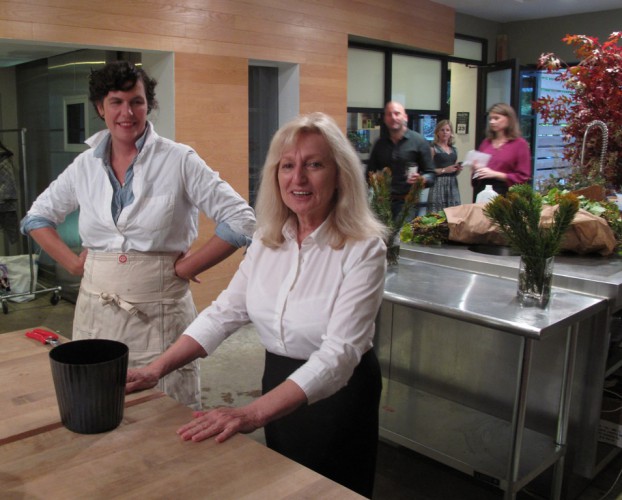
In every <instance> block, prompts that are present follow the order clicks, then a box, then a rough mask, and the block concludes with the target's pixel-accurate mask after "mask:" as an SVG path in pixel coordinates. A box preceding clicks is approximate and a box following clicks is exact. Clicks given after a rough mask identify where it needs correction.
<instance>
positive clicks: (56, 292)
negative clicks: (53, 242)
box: [0, 128, 62, 314]
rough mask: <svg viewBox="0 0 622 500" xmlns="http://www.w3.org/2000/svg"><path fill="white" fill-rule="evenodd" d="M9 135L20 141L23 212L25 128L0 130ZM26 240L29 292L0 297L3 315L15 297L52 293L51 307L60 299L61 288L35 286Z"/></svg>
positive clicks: (25, 193) (26, 204)
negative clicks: (11, 133) (13, 134)
mask: <svg viewBox="0 0 622 500" xmlns="http://www.w3.org/2000/svg"><path fill="white" fill-rule="evenodd" d="M5 132H6V133H9V132H14V133H18V134H19V139H20V141H19V142H20V147H21V157H20V163H21V168H20V170H21V174H22V179H21V181H22V184H23V189H22V199H23V206H24V212H25V210H26V209H27V207H29V206H30V201H29V199H28V172H27V169H26V129H25V128H18V129H3V130H0V133H5ZM26 240H27V244H28V259H29V263H30V290H29V291H27V292H20V293H10V292H9V293H6V294H3V295H0V301H1V302H2V312H3V313H4V314H8V313H9V302H8V301H9V300H10V299H13V298H16V297H24V296H27V295H39V294H42V293H52V296H51V297H50V302H51V304H52V305H56V304H58V302H59V300H60V299H61V291H62V287H61V286H53V287H50V288H43V287H38V285H37V280H36V279H35V268H34V266H35V263H34V256H33V250H32V239H31V238H30V236H28V237H27V238H26Z"/></svg>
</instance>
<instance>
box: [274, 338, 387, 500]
mask: <svg viewBox="0 0 622 500" xmlns="http://www.w3.org/2000/svg"><path fill="white" fill-rule="evenodd" d="M305 362H306V361H304V360H297V359H291V358H286V357H283V356H278V355H276V354H272V353H269V352H267V351H266V361H265V368H264V375H263V380H262V391H263V393H264V394H265V393H266V392H268V391H270V390H272V389H273V388H275V387H276V386H278V385H279V384H281V383H282V382H283V381H285V380H286V379H287V377H288V376H289V375H291V374H292V373H293V372H294V371H295V370H296V369H297V368H299V367H300V366H302V365H303V364H304V363H305ZM381 391H382V379H381V375H380V365H379V364H378V359H377V357H376V354H375V353H374V351H373V349H370V350H369V351H367V353H365V354H364V355H363V357H362V358H361V362H360V363H359V365H358V366H357V367H356V369H355V370H354V373H353V374H352V377H351V378H350V380H349V381H348V384H347V385H346V386H345V387H343V388H341V389H340V390H339V391H337V392H336V393H335V394H333V395H332V396H330V397H328V398H326V399H322V400H320V401H318V402H316V403H313V404H311V405H304V406H302V407H300V408H298V409H297V410H296V411H294V412H293V413H291V414H289V415H286V416H285V417H283V418H280V419H278V420H275V421H274V422H271V423H270V424H268V425H266V427H265V434H266V444H267V445H268V447H269V448H271V449H273V450H275V451H277V452H279V453H281V454H282V455H285V456H286V457H288V458H290V459H291V460H294V461H296V462H298V463H300V464H302V465H304V466H306V467H308V468H310V469H312V470H314V471H316V472H318V473H319V474H322V475H323V476H326V477H328V478H329V479H332V480H333V481H335V482H337V483H339V484H342V485H343V486H345V487H347V488H349V489H351V490H353V491H356V492H357V493H359V494H361V495H363V496H366V497H368V498H371V495H372V492H373V489H374V476H375V473H376V454H377V449H378V410H379V405H380V393H381Z"/></svg>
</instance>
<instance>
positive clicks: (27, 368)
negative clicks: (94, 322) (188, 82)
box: [0, 327, 161, 445]
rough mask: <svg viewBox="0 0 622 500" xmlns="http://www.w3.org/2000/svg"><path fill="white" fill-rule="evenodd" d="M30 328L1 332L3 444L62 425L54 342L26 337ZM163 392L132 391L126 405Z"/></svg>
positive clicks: (0, 419)
mask: <svg viewBox="0 0 622 500" xmlns="http://www.w3.org/2000/svg"><path fill="white" fill-rule="evenodd" d="M39 328H45V327H39ZM28 330H30V328H29V329H25V330H18V331H15V332H10V333H2V334H0V381H1V383H0V408H2V411H1V412H0V445H2V444H4V443H6V442H9V441H11V440H14V439H19V437H20V436H28V435H31V434H33V433H37V432H40V431H41V430H46V429H49V428H54V427H60V426H61V425H62V424H61V422H60V414H59V412H58V402H57V401H56V393H55V392H54V382H53V381H52V370H51V368H50V360H49V352H50V350H51V349H52V346H50V345H44V344H42V343H40V342H37V341H36V340H33V339H30V338H28V337H26V336H25V335H24V334H25V333H26V332H27V331H28ZM59 340H60V341H61V342H69V339H67V338H65V337H60V338H59ZM160 396H161V393H160V392H159V391H145V392H141V393H135V394H129V395H128V396H127V397H126V405H127V404H131V403H132V402H133V401H141V400H143V399H145V398H151V397H160Z"/></svg>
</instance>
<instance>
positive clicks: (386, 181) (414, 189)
mask: <svg viewBox="0 0 622 500" xmlns="http://www.w3.org/2000/svg"><path fill="white" fill-rule="evenodd" d="M368 177H369V186H370V188H371V189H370V191H371V197H370V206H371V208H372V210H373V211H374V212H375V214H376V216H377V217H378V219H380V221H381V222H382V223H384V225H385V226H387V228H389V235H388V238H387V241H386V242H385V243H386V245H387V260H388V262H389V264H396V263H397V258H398V254H399V244H396V243H395V239H396V237H397V236H398V234H399V232H400V229H401V228H402V226H403V225H404V224H405V223H406V219H407V217H408V214H409V213H410V211H411V210H412V209H413V208H414V207H416V206H417V205H418V204H419V197H420V195H421V190H422V189H423V184H424V180H423V178H422V177H421V178H419V179H418V180H417V182H415V183H414V184H412V185H411V186H410V190H409V191H408V194H407V195H406V198H405V200H404V206H403V207H402V211H401V212H400V214H399V216H398V217H397V219H393V214H392V212H391V181H392V179H393V177H392V174H391V169H390V168H389V167H385V168H383V169H382V170H381V171H378V172H369V176H368Z"/></svg>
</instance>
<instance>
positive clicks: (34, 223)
mask: <svg viewBox="0 0 622 500" xmlns="http://www.w3.org/2000/svg"><path fill="white" fill-rule="evenodd" d="M42 227H51V228H53V229H56V224H54V223H53V222H52V221H51V220H50V219H46V218H45V217H41V216H40V215H27V216H26V217H24V218H23V219H22V222H21V223H20V225H19V230H20V231H21V232H22V234H24V235H26V234H29V233H30V231H32V230H33V229H41V228H42Z"/></svg>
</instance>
